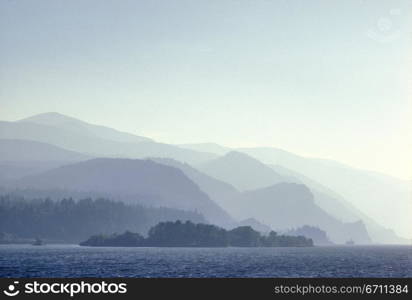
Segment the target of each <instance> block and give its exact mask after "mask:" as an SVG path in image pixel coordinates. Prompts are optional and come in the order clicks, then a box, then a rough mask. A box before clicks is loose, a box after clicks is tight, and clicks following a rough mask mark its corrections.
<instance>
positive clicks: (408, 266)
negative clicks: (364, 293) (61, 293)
mask: <svg viewBox="0 0 412 300" xmlns="http://www.w3.org/2000/svg"><path fill="white" fill-rule="evenodd" d="M0 277H412V247H410V246H353V247H349V246H347V247H344V246H342V247H313V248H111V247H104V248H91V247H90V248H89V247H79V246H75V245H45V246H38V247H35V246H31V245H0Z"/></svg>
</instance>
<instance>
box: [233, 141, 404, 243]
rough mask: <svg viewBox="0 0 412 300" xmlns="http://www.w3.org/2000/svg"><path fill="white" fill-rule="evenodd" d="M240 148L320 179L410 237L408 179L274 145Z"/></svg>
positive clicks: (260, 157) (387, 225)
mask: <svg viewBox="0 0 412 300" xmlns="http://www.w3.org/2000/svg"><path fill="white" fill-rule="evenodd" d="M239 151H242V152H244V153H247V154H249V155H250V156H252V157H254V158H256V159H259V160H260V161H262V162H264V163H267V164H278V165H281V166H285V167H287V168H288V169H290V170H293V171H296V172H299V173H301V174H303V175H304V176H306V177H308V178H311V179H313V180H315V181H317V182H321V183H322V185H324V186H327V187H328V188H329V189H331V190H333V191H334V192H335V193H337V194H339V195H341V196H342V197H343V198H344V199H346V200H347V201H348V202H350V203H351V204H352V205H354V206H355V207H356V208H357V209H359V210H360V211H361V212H362V213H363V214H366V215H368V216H369V217H370V218H371V219H373V220H376V221H378V222H379V223H380V224H382V225H383V226H384V227H387V228H393V229H395V230H396V231H397V232H398V233H399V234H401V235H403V236H405V237H411V236H412V216H411V212H412V201H411V194H412V186H411V184H410V182H408V181H407V180H401V179H397V178H393V177H391V176H388V175H384V174H380V173H376V172H370V171H364V170H361V169H355V168H351V167H349V166H347V165H344V164H341V163H338V162H335V161H331V160H325V159H313V158H304V157H301V156H298V155H294V154H291V153H288V152H286V151H282V150H279V149H274V148H243V149H239Z"/></svg>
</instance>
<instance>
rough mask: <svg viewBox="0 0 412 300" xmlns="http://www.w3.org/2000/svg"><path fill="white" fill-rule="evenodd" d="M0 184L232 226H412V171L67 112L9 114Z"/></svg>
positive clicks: (334, 234) (380, 231)
mask: <svg viewBox="0 0 412 300" xmlns="http://www.w3.org/2000/svg"><path fill="white" fill-rule="evenodd" d="M95 157H106V158H99V159H92V158H95ZM153 157H155V158H153ZM136 158H138V159H136ZM146 158H151V161H149V160H142V159H146ZM0 188H2V189H3V188H4V189H5V190H7V189H14V188H19V189H20V188H27V191H28V190H30V189H32V190H33V191H34V190H36V191H37V192H38V193H39V194H40V195H42V196H45V197H47V195H48V193H50V194H53V193H56V194H61V193H60V192H56V191H59V190H60V191H62V190H63V189H64V191H65V195H68V196H70V195H71V194H73V195H80V194H81V195H82V197H83V196H87V194H88V193H89V194H93V196H99V195H101V196H109V198H115V199H117V200H122V201H131V202H139V203H143V204H144V205H148V206H165V207H172V208H179V209H184V210H190V211H197V212H200V213H202V214H203V215H204V216H205V217H206V219H207V220H208V221H209V222H212V223H215V224H217V225H221V226H224V227H227V228H228V227H231V226H234V224H239V223H237V222H243V221H240V220H244V222H249V221H250V222H249V223H253V224H254V225H255V226H258V227H259V226H260V227H261V229H262V228H266V229H267V228H271V229H274V230H293V229H291V228H297V227H302V226H304V225H310V226H315V227H319V228H320V229H321V230H324V231H326V232H327V235H328V236H329V237H330V238H331V239H332V240H333V241H334V242H338V243H341V242H344V241H346V240H347V239H353V240H355V242H359V243H368V242H369V241H370V239H369V237H368V234H369V236H370V237H371V238H372V240H373V242H380V243H405V242H407V241H406V240H404V239H401V238H399V237H398V236H397V235H396V234H395V232H394V231H393V230H392V229H390V228H394V229H396V232H401V233H403V234H404V235H405V236H408V237H410V236H412V224H411V222H412V218H411V212H412V203H411V201H410V198H409V197H410V192H411V190H410V188H411V184H410V182H408V181H402V180H399V179H396V178H392V177H390V176H386V175H383V174H378V173H374V172H369V171H364V170H359V169H355V168H351V167H348V166H346V165H343V164H340V163H338V162H334V161H329V160H322V159H312V158H306V157H301V156H298V155H295V154H293V153H289V152H287V151H283V150H280V149H276V148H241V149H230V148H227V147H223V146H220V145H217V144H213V143H203V144H181V145H168V144H164V143H158V142H155V141H153V140H152V139H150V138H146V137H142V136H138V135H134V134H130V133H125V132H121V131H118V130H115V129H112V128H108V127H105V126H99V125H93V124H90V123H87V122H84V121H81V120H78V119H75V118H72V117H68V116H64V115H61V114H58V113H45V114H40V115H36V116H33V117H30V118H26V119H23V120H20V121H16V122H4V121H0ZM51 191H53V193H52V192H51ZM222 208H224V209H222ZM225 210H226V211H227V212H228V213H229V214H232V213H233V215H234V216H235V217H236V218H235V219H236V220H234V219H232V218H231V216H229V214H228V213H226V211H225ZM303 212H305V213H303ZM245 220H246V221H245ZM247 220H249V221H247ZM245 224H246V223H245ZM263 224H267V226H266V225H263ZM381 224H383V225H384V226H382V225H381ZM261 225H262V226H261ZM365 226H366V230H365Z"/></svg>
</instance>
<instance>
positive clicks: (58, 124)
mask: <svg viewBox="0 0 412 300" xmlns="http://www.w3.org/2000/svg"><path fill="white" fill-rule="evenodd" d="M0 139H20V140H31V141H37V142H43V143H47V144H51V145H54V146H57V147H61V148H64V149H66V150H70V151H75V152H79V153H83V154H87V155H91V156H95V157H102V156H106V157H119V158H145V157H148V156H159V157H171V158H174V159H178V160H180V161H186V162H189V163H200V162H204V161H207V160H209V159H212V158H214V157H216V155H214V154H211V153H205V152H198V151H193V150H188V149H183V148H180V147H177V146H173V145H168V144H163V143H157V142H154V141H152V140H150V139H147V138H142V137H139V136H134V135H132V134H126V133H122V132H119V131H116V130H114V129H110V128H107V127H103V126H97V125H91V124H88V123H86V122H83V121H80V120H77V119H74V118H70V117H66V116H63V115H60V114H57V113H46V114H40V115H37V116H34V117H31V118H27V119H23V120H21V121H17V122H4V121H0Z"/></svg>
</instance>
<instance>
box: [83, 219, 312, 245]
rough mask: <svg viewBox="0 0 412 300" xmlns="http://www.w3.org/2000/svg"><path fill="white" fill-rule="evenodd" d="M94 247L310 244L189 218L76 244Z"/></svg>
mask: <svg viewBox="0 0 412 300" xmlns="http://www.w3.org/2000/svg"><path fill="white" fill-rule="evenodd" d="M80 246H94V247H312V246H313V241H312V239H308V238H306V237H304V236H288V235H278V234H277V233H276V232H274V231H270V232H269V234H268V235H261V234H260V233H259V232H258V231H255V230H253V228H252V227H250V226H241V227H236V228H234V229H232V230H226V229H223V228H220V227H217V226H215V225H209V224H202V223H199V224H195V223H192V222H190V221H186V222H182V221H176V222H161V223H159V224H157V225H156V226H154V227H152V228H151V229H150V230H149V233H148V237H147V238H145V237H143V236H142V235H140V234H139V233H132V232H130V231H126V232H125V233H123V234H113V235H94V236H92V237H90V238H89V239H88V240H86V241H84V242H82V243H80Z"/></svg>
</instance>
